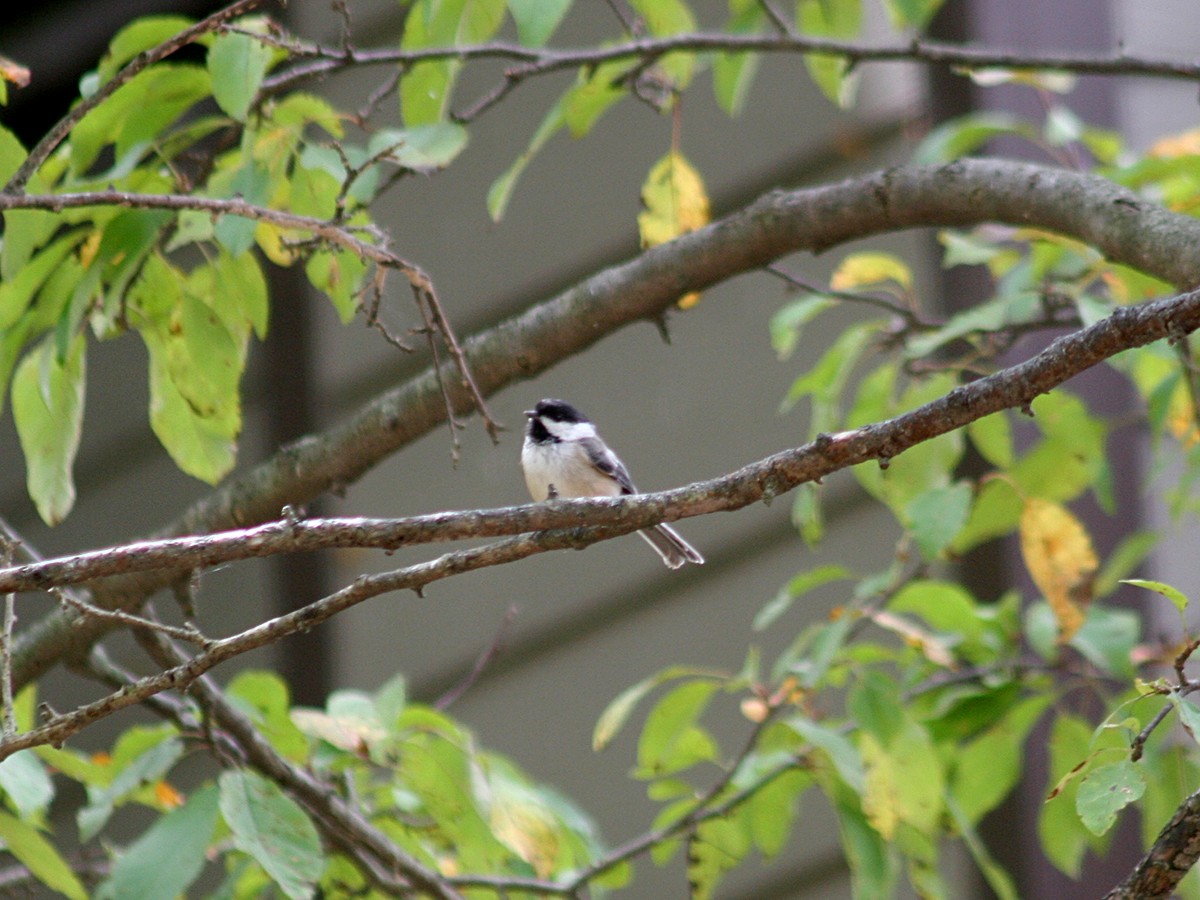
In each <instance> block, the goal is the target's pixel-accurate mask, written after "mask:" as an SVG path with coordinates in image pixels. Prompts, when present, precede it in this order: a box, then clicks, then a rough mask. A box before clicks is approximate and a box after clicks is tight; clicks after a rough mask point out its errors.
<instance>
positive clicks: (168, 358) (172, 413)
mask: <svg viewBox="0 0 1200 900" xmlns="http://www.w3.org/2000/svg"><path fill="white" fill-rule="evenodd" d="M142 337H143V339H144V340H145V343H146V349H147V350H148V351H149V353H150V426H151V428H153V429H154V434H155V435H156V436H157V437H158V440H159V442H160V443H161V444H162V445H163V447H164V448H165V449H166V451H167V452H168V453H169V454H170V455H171V458H172V459H173V460H175V464H176V465H177V466H179V468H180V469H181V470H182V471H183V472H186V473H187V474H188V475H191V476H193V477H194V478H199V479H200V480H202V481H204V482H207V483H208V484H215V483H216V482H218V481H220V480H221V478H222V477H224V475H225V474H226V473H227V472H228V471H229V470H230V469H232V468H233V463H234V453H235V443H234V440H233V436H232V435H230V434H229V433H228V432H227V429H225V428H223V427H220V426H219V425H218V424H217V423H214V422H213V421H212V420H211V419H209V418H207V417H204V416H199V415H197V414H196V413H195V412H194V411H193V409H192V407H191V404H190V403H189V402H188V401H187V399H185V398H184V396H183V394H182V393H181V392H180V390H179V387H178V386H177V385H176V384H175V381H174V378H173V374H172V373H173V369H174V365H173V363H172V357H173V355H174V354H173V352H172V350H171V344H172V343H174V341H170V340H163V339H161V338H160V337H158V336H157V335H155V334H152V333H148V332H143V334H142Z"/></svg>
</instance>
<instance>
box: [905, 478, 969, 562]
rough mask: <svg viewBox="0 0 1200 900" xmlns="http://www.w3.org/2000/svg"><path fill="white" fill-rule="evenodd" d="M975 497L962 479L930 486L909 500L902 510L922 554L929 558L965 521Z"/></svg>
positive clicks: (951, 538) (950, 538)
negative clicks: (950, 483)
mask: <svg viewBox="0 0 1200 900" xmlns="http://www.w3.org/2000/svg"><path fill="white" fill-rule="evenodd" d="M973 499H974V497H973V491H972V490H971V485H970V484H969V483H967V482H965V481H960V482H958V483H956V484H952V485H947V486H945V487H932V488H930V489H928V490H926V491H923V492H922V493H920V494H917V495H916V496H915V497H913V498H912V500H910V501H909V503H908V506H907V508H906V509H905V512H906V513H907V518H908V522H909V529H910V530H911V531H912V534H913V538H914V539H915V540H916V543H917V549H919V550H920V551H921V556H922V557H924V558H925V559H926V560H928V561H930V562H932V561H933V560H935V559H937V558H938V557H939V555H940V554H941V552H942V551H943V550H944V549H946V547H947V546H949V544H950V542H951V541H953V540H954V538H955V536H956V535H957V534H958V533H959V531H961V530H962V528H963V526H964V525H966V523H967V515H968V513H969V512H970V510H971V502H972V500H973Z"/></svg>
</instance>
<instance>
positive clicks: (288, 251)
mask: <svg viewBox="0 0 1200 900" xmlns="http://www.w3.org/2000/svg"><path fill="white" fill-rule="evenodd" d="M303 237H304V235H303V233H302V232H300V231H297V230H296V229H294V228H280V227H279V226H278V225H274V224H272V223H270V222H259V223H258V225H257V226H255V229H254V240H255V241H257V242H258V246H259V249H261V250H262V252H263V254H264V255H265V256H266V257H267V259H269V260H271V262H273V263H275V265H277V266H284V267H287V266H290V265H291V264H292V263H294V262H295V261H296V257H297V253H296V249H295V248H294V247H292V246H290V245H289V244H288V241H298V240H301V239H303Z"/></svg>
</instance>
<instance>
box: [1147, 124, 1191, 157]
mask: <svg viewBox="0 0 1200 900" xmlns="http://www.w3.org/2000/svg"><path fill="white" fill-rule="evenodd" d="M1198 154H1200V128H1192V129H1189V130H1188V131H1181V132H1180V133H1179V134H1172V135H1168V136H1167V137H1164V138H1160V139H1159V140H1157V141H1155V142H1154V143H1153V144H1152V145H1151V146H1150V151H1149V153H1148V154H1147V155H1148V156H1155V157H1158V158H1160V159H1173V158H1174V157H1177V156H1196V155H1198Z"/></svg>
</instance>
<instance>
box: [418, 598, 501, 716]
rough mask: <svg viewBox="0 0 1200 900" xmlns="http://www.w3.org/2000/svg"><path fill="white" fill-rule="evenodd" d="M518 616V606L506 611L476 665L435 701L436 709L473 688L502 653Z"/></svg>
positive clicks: (441, 707)
mask: <svg viewBox="0 0 1200 900" xmlns="http://www.w3.org/2000/svg"><path fill="white" fill-rule="evenodd" d="M516 617H517V608H516V607H515V606H510V607H509V608H508V611H507V612H505V613H504V618H503V619H502V620H501V621H500V627H499V628H497V629H496V636H495V637H493V638H492V640H491V642H490V643H489V644H488V645H487V646H486V647H485V648H484V649H483V652H482V653H480V654H479V658H478V659H476V660H475V665H473V666H472V667H471V671H470V672H468V673H467V677H466V678H464V679H463V680H462V681H460V682H459V683H458V684H456V685H455V686H454V687H452V688H450V690H448V691H446V693H444V694H442V696H440V697H438V698H437V700H435V701H434V704H433V706H434V709H449V708H450V707H451V706H453V705H454V703H455V702H456V701H457V700H458V698H459V697H461V696H462V695H463V694H465V693H466V692H467V691H469V690H470V689H471V686H472V685H474V684H475V682H477V681H478V680H479V677H480V676H481V675H482V674H483V673H484V670H485V669H487V667H488V666H489V665H491V663H492V660H494V659H495V658H496V656H497V655H499V653H500V648H501V647H502V646H503V645H504V636H505V635H506V634H507V633H508V628H509V626H510V625H512V623H513V619H515V618H516Z"/></svg>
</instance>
